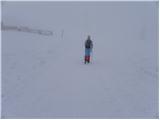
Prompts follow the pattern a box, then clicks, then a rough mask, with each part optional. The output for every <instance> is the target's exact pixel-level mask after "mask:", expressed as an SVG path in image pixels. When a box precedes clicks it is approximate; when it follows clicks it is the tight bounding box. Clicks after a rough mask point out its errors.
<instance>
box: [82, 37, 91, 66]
mask: <svg viewBox="0 0 160 120" xmlns="http://www.w3.org/2000/svg"><path fill="white" fill-rule="evenodd" d="M92 48H93V42H92V40H91V37H90V36H88V38H87V40H86V41H85V58H84V63H85V64H86V63H90V54H91V52H92Z"/></svg>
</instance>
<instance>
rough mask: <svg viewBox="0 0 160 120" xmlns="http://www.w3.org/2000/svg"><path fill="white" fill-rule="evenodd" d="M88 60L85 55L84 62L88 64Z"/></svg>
mask: <svg viewBox="0 0 160 120" xmlns="http://www.w3.org/2000/svg"><path fill="white" fill-rule="evenodd" d="M86 62H87V56H86V55H85V58H84V63H85V64H86Z"/></svg>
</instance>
